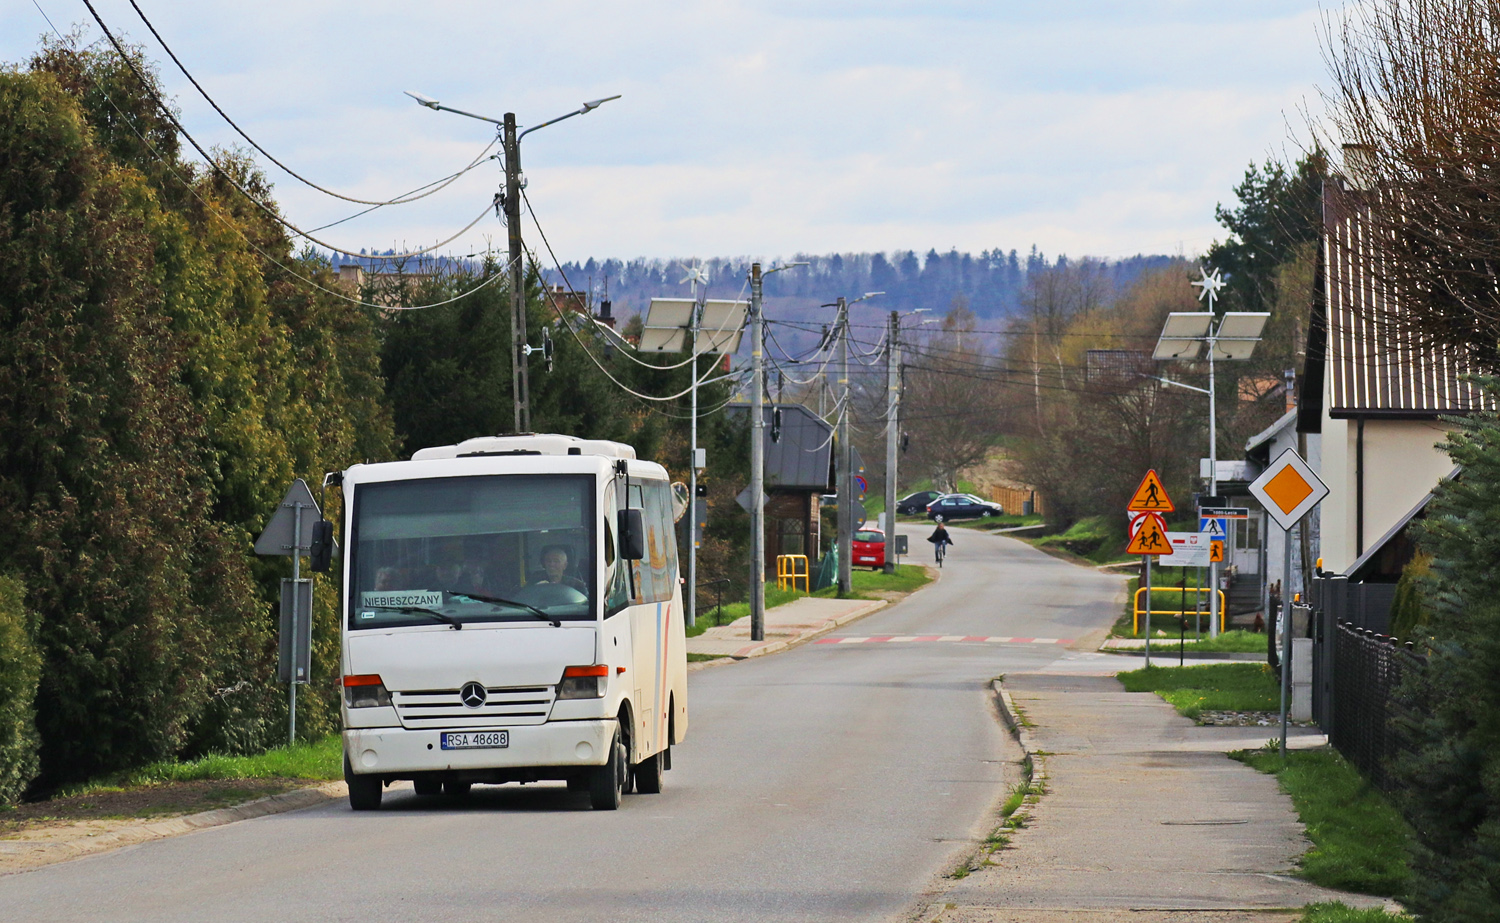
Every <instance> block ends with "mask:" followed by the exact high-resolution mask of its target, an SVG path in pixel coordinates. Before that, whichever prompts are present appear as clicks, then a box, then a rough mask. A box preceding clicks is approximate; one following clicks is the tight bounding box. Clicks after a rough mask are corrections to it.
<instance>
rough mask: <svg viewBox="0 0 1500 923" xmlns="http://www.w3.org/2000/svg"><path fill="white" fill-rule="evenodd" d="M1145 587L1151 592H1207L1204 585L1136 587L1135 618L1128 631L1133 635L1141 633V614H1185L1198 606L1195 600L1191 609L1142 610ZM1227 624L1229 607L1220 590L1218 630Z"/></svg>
mask: <svg viewBox="0 0 1500 923" xmlns="http://www.w3.org/2000/svg"><path fill="white" fill-rule="evenodd" d="M1147 589H1150V591H1151V592H1153V593H1182V594H1183V595H1186V594H1188V593H1195V594H1196V593H1207V592H1208V591H1209V588H1208V587H1206V586H1205V587H1188V588H1187V589H1186V590H1183V589H1182V588H1181V587H1175V586H1155V587H1140V588H1138V589H1137V590H1136V591H1135V602H1134V607H1135V619H1134V621H1133V622H1132V623H1131V628H1130V633H1131V634H1133V635H1138V634H1140V633H1141V616H1143V615H1146V616H1151V615H1185V614H1186V613H1188V612H1195V610H1196V609H1197V608H1198V606H1197V602H1196V600H1195V601H1194V605H1193V608H1192V609H1184V608H1182V607H1180V606H1179V607H1178V608H1176V609H1152V610H1151V611H1150V612H1149V613H1148V612H1147V611H1146V610H1144V609H1142V608H1141V594H1142V593H1144V592H1146V590H1147ZM1228 624H1229V608H1228V606H1227V605H1226V604H1225V601H1224V591H1223V590H1220V591H1219V630H1220V631H1224V630H1225V627H1226V626H1227V625H1228Z"/></svg>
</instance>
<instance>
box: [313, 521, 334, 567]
mask: <svg viewBox="0 0 1500 923" xmlns="http://www.w3.org/2000/svg"><path fill="white" fill-rule="evenodd" d="M307 558H308V565H307V566H308V568H309V569H310V570H312V572H313V573H315V574H326V573H328V567H329V565H330V564H332V562H333V523H331V522H329V521H328V520H326V519H319V520H318V521H317V522H315V523H313V527H312V547H311V548H310V549H309V550H308V552H307Z"/></svg>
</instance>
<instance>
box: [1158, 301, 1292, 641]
mask: <svg viewBox="0 0 1500 923" xmlns="http://www.w3.org/2000/svg"><path fill="white" fill-rule="evenodd" d="M1208 308H1209V310H1210V311H1212V310H1213V301H1212V300H1210V301H1209V303H1208ZM1216 391H1217V389H1216V388H1215V387H1214V340H1213V338H1212V337H1211V338H1210V339H1209V341H1208V495H1209V496H1210V497H1217V496H1218V495H1219V429H1218V420H1219V414H1218V411H1217V408H1216V406H1215V401H1216V400H1217V398H1218V395H1217V394H1216V393H1215V392H1216ZM1214 502H1215V503H1218V502H1219V501H1218V500H1215V501H1214ZM1224 544H1225V545H1228V544H1229V530H1228V529H1225V530H1224ZM1262 579H1264V578H1262ZM1148 608H1149V607H1148ZM1208 636H1209V637H1210V638H1217V637H1218V636H1219V562H1218V561H1210V562H1209V565H1208Z"/></svg>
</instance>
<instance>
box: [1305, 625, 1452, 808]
mask: <svg viewBox="0 0 1500 923" xmlns="http://www.w3.org/2000/svg"><path fill="white" fill-rule="evenodd" d="M1327 640H1329V641H1332V643H1333V651H1332V653H1333V664H1332V666H1333V670H1332V673H1333V676H1332V687H1333V688H1332V690H1331V691H1332V696H1331V702H1330V705H1331V711H1332V715H1331V716H1330V717H1331V718H1332V722H1331V723H1332V727H1331V728H1329V735H1328V736H1329V740H1330V741H1331V742H1332V743H1333V745H1334V746H1335V747H1337V748H1338V751H1339V752H1340V753H1342V754H1343V755H1344V758H1345V759H1347V760H1348V761H1349V762H1350V763H1353V764H1354V765H1355V766H1356V767H1357V768H1358V769H1359V771H1360V772H1361V773H1363V774H1364V776H1365V778H1367V779H1369V780H1370V781H1371V782H1372V783H1374V784H1375V785H1376V786H1377V787H1378V788H1380V789H1382V790H1385V791H1389V790H1390V789H1391V788H1392V786H1393V784H1394V782H1393V780H1392V778H1391V776H1390V773H1389V767H1390V764H1391V761H1392V759H1394V758H1395V757H1397V756H1399V755H1401V754H1402V753H1404V752H1405V751H1406V749H1407V743H1406V741H1405V739H1404V738H1403V736H1402V734H1401V732H1400V730H1399V728H1398V727H1397V726H1396V722H1397V720H1398V719H1401V718H1404V717H1407V716H1408V715H1410V713H1411V711H1412V705H1411V703H1409V702H1407V701H1406V700H1405V699H1404V698H1403V697H1402V694H1401V681H1402V679H1403V678H1404V677H1405V676H1406V675H1407V674H1408V673H1409V672H1410V671H1412V670H1421V669H1424V668H1425V667H1426V665H1427V661H1426V658H1424V657H1422V656H1420V655H1418V654H1415V653H1413V652H1412V650H1411V645H1410V644H1400V643H1399V642H1397V640H1396V639H1395V638H1391V637H1389V636H1387V635H1382V634H1376V633H1375V632H1373V631H1370V630H1368V629H1364V628H1359V627H1357V626H1355V625H1354V624H1353V623H1351V622H1344V621H1340V622H1339V623H1338V625H1337V627H1336V628H1335V629H1334V631H1332V632H1330V637H1328V638H1327Z"/></svg>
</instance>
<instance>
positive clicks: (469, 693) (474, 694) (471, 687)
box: [458, 683, 485, 708]
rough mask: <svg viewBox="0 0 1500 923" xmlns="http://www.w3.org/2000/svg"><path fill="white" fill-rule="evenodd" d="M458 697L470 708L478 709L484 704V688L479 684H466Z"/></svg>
mask: <svg viewBox="0 0 1500 923" xmlns="http://www.w3.org/2000/svg"><path fill="white" fill-rule="evenodd" d="M458 697H459V699H460V700H462V701H463V703H464V704H465V705H467V706H468V707H470V708H478V707H479V706H481V705H483V704H484V699H485V691H484V687H483V686H481V685H479V684H478V683H465V684H464V687H463V688H462V689H460V690H459V691H458Z"/></svg>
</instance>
